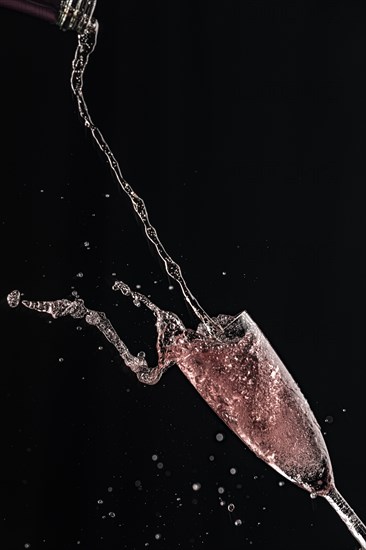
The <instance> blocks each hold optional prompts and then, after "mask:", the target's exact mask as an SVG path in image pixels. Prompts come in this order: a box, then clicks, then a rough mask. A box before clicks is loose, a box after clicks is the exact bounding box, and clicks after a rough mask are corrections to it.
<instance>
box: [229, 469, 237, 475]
mask: <svg viewBox="0 0 366 550" xmlns="http://www.w3.org/2000/svg"><path fill="white" fill-rule="evenodd" d="M230 473H231V475H232V476H234V475H235V474H236V468H230Z"/></svg>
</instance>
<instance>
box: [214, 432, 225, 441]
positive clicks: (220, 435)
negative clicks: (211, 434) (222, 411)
mask: <svg viewBox="0 0 366 550" xmlns="http://www.w3.org/2000/svg"><path fill="white" fill-rule="evenodd" d="M223 440H224V436H223V434H222V433H218V434H216V441H223Z"/></svg>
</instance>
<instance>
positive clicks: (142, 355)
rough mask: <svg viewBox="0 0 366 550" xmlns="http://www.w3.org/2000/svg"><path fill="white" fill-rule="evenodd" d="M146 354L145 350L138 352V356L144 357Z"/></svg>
mask: <svg viewBox="0 0 366 550" xmlns="http://www.w3.org/2000/svg"><path fill="white" fill-rule="evenodd" d="M145 356H146V353H145V352H144V351H139V352H138V354H137V357H141V359H143V358H144V357H145Z"/></svg>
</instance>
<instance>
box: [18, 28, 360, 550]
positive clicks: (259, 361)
mask: <svg viewBox="0 0 366 550" xmlns="http://www.w3.org/2000/svg"><path fill="white" fill-rule="evenodd" d="M97 35H98V24H97V22H94V23H93V24H92V25H90V27H89V28H87V29H86V31H85V32H84V33H83V34H81V35H79V36H78V46H77V49H76V53H75V57H74V61H73V71H72V77H71V86H72V90H73V92H74V95H75V97H76V100H77V104H78V109H79V114H80V116H81V118H82V120H83V122H84V125H85V126H86V127H87V128H88V129H89V130H90V132H91V135H92V137H93V139H94V141H95V142H96V144H97V145H98V147H99V149H100V150H101V151H102V153H103V154H104V155H105V157H106V158H107V160H108V163H109V165H110V167H111V169H112V172H113V174H114V176H115V177H116V180H117V181H118V183H119V185H120V186H121V188H122V189H123V191H124V192H125V193H126V194H127V195H128V197H129V198H130V200H131V203H132V205H133V208H134V210H135V212H136V213H137V215H138V216H139V218H140V220H141V222H142V224H143V226H144V229H145V233H146V235H147V237H148V239H149V240H150V241H151V243H152V244H153V245H154V246H155V249H156V251H157V253H158V255H159V256H160V258H161V259H162V261H163V263H164V265H165V269H166V272H167V274H168V275H169V276H170V277H172V278H173V279H174V280H175V281H176V282H177V283H178V284H179V286H180V288H181V291H182V293H183V296H184V298H185V300H186V302H187V303H188V304H189V305H190V307H191V308H192V310H193V311H194V313H195V314H196V316H197V317H198V319H199V320H200V324H199V326H198V328H197V330H196V331H194V330H191V329H186V328H185V326H184V325H183V323H182V322H181V320H180V319H179V318H178V317H177V315H175V314H174V313H171V312H166V311H163V310H161V309H160V308H159V307H158V306H156V305H155V304H153V303H152V302H151V301H150V300H149V299H148V298H147V297H146V296H144V295H143V294H140V293H138V292H134V291H132V290H131V289H130V287H129V286H128V285H127V284H126V283H124V282H122V281H116V283H115V284H114V286H113V289H114V290H118V291H120V292H122V294H124V295H125V296H130V297H131V298H132V300H133V302H134V304H135V305H136V306H138V305H140V304H143V305H145V306H146V307H147V308H148V309H150V311H151V312H152V313H153V315H154V316H155V319H156V327H157V353H158V365H157V366H156V367H155V368H150V367H149V366H148V364H147V362H146V359H145V356H144V354H142V353H141V352H140V353H139V354H137V356H134V355H133V354H131V352H130V351H129V349H128V347H127V346H126V344H125V343H124V342H123V340H122V339H121V338H120V337H119V336H118V334H117V332H116V330H115V329H114V327H113V326H112V324H111V322H110V321H109V319H108V318H107V316H106V315H105V313H104V312H98V311H94V310H91V309H88V308H87V307H86V306H85V304H84V301H83V300H81V299H79V298H78V299H75V300H72V301H70V300H67V299H61V300H54V301H29V300H23V301H22V304H23V305H24V306H25V307H27V308H29V309H33V310H36V311H38V312H41V313H47V314H50V315H51V316H52V317H53V318H58V317H64V316H68V315H70V316H71V317H74V318H77V319H85V321H86V322H87V323H88V324H90V325H93V326H95V327H96V328H97V329H98V330H99V331H100V332H101V333H102V334H103V335H104V337H105V338H106V339H107V340H108V341H109V342H110V343H111V344H112V345H113V346H114V347H115V349H116V350H117V351H118V353H119V355H120V357H121V358H122V360H123V361H124V363H125V364H126V366H127V367H128V368H130V369H131V370H132V371H133V372H134V373H135V374H136V375H137V377H138V379H139V380H140V381H141V382H143V383H146V384H155V383H156V382H158V380H159V379H160V378H161V375H162V374H163V372H165V370H167V369H168V368H169V367H170V366H171V365H173V364H176V365H178V366H179V368H180V369H181V370H182V372H183V373H184V374H185V375H186V376H187V378H188V379H189V380H190V382H191V383H192V385H193V386H194V387H195V388H196V390H197V391H198V392H199V393H200V395H201V396H202V397H203V399H204V400H205V401H206V402H207V403H208V404H209V405H210V407H211V408H212V409H213V411H214V412H215V413H216V414H217V415H218V416H219V417H220V418H221V419H222V420H223V421H224V422H225V423H226V425H227V426H228V427H229V428H230V429H231V430H232V431H233V432H234V433H235V434H236V435H238V437H239V438H240V439H241V440H242V441H243V442H244V443H245V444H246V445H247V446H248V447H249V448H250V449H252V450H253V451H254V452H255V453H256V454H257V456H258V457H260V458H261V459H262V460H264V461H265V462H267V463H268V464H269V465H270V466H272V467H273V468H274V469H276V470H277V471H278V472H280V473H281V474H282V475H283V476H284V477H286V478H288V479H289V480H291V481H292V482H294V483H296V484H297V485H299V486H300V487H302V488H303V489H305V490H307V491H309V492H310V495H311V496H312V497H314V496H316V495H320V496H324V497H325V498H326V499H327V500H328V502H329V503H330V504H331V506H333V508H335V510H336V511H337V513H338V515H339V516H340V517H341V519H342V520H343V521H344V523H345V524H346V525H347V527H348V528H349V530H350V532H351V533H352V535H353V536H354V537H355V538H356V539H357V540H358V542H359V543H360V544H361V546H362V548H366V526H365V525H364V524H363V523H362V521H361V520H360V519H359V518H358V516H357V515H356V514H355V512H354V511H353V510H352V509H351V508H350V506H349V505H348V503H347V502H346V501H345V500H344V499H343V497H342V496H341V495H340V494H339V492H338V491H337V489H336V487H335V485H334V479H333V472H332V466H331V462H330V459H329V455H328V451H327V448H326V445H325V442H324V439H323V436H322V433H321V430H320V427H319V425H318V423H317V421H316V419H315V417H314V415H313V413H312V411H311V409H310V407H309V405H308V403H307V401H306V399H305V398H304V396H303V395H302V393H301V391H300V389H299V388H298V386H297V384H296V383H295V381H294V380H293V379H292V377H291V375H290V374H289V372H288V371H287V369H286V368H285V366H284V365H283V363H282V362H281V360H280V359H279V357H278V356H277V354H276V353H275V352H274V350H273V349H272V347H271V346H270V344H269V342H268V341H267V340H266V339H265V337H264V336H263V334H262V333H261V331H260V330H259V329H258V327H257V325H256V324H255V323H254V322H253V321H252V320H251V318H250V317H249V316H248V315H247V314H246V313H245V312H243V313H241V314H240V315H238V316H236V317H232V316H228V315H219V316H218V317H217V318H214V319H212V318H211V317H209V315H208V314H207V313H206V312H205V311H204V310H203V308H202V307H201V306H200V304H199V303H198V301H197V300H196V298H195V297H194V296H193V294H192V293H191V292H190V290H189V289H188V287H187V284H186V282H185V280H184V279H183V276H182V273H181V269H180V266H179V265H178V264H177V263H176V262H174V261H173V259H172V258H171V257H170V256H169V254H168V253H167V252H166V250H165V248H164V247H163V245H162V243H161V241H160V240H159V238H158V235H157V231H156V229H155V228H154V227H153V226H152V224H151V223H150V221H149V217H148V212H147V209H146V206H145V203H144V201H143V200H142V199H141V197H139V196H138V195H137V194H136V193H135V191H134V190H133V189H132V187H131V186H130V185H129V183H128V182H127V181H126V180H125V179H124V177H123V175H122V173H121V170H120V167H119V164H118V162H117V160H116V159H115V157H114V155H113V153H112V151H111V149H110V147H109V146H108V144H107V143H106V141H105V139H104V138H103V135H102V134H101V132H100V130H99V129H98V128H97V127H96V126H95V124H94V123H93V121H92V119H91V117H90V115H89V112H88V108H87V105H86V102H85V99H84V96H83V76H84V71H85V68H86V66H87V63H88V60H89V56H90V54H91V53H92V51H93V50H94V48H95V45H96V42H97ZM8 303H9V305H10V306H11V307H16V306H18V304H19V303H20V292H19V291H17V290H14V291H13V292H11V293H10V294H9V295H8Z"/></svg>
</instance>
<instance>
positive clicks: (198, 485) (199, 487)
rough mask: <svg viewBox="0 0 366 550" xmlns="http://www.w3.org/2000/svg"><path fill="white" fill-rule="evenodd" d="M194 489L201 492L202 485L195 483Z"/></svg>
mask: <svg viewBox="0 0 366 550" xmlns="http://www.w3.org/2000/svg"><path fill="white" fill-rule="evenodd" d="M192 489H193V491H199V490H200V489H201V484H200V483H193V484H192Z"/></svg>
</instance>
